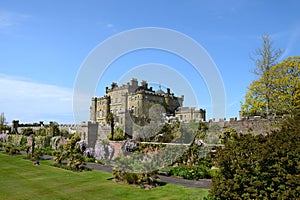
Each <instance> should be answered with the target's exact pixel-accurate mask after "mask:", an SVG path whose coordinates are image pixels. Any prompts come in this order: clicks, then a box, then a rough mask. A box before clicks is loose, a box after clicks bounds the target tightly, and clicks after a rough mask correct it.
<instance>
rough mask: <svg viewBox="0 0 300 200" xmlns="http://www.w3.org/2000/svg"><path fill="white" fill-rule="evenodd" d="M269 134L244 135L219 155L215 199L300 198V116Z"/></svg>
mask: <svg viewBox="0 0 300 200" xmlns="http://www.w3.org/2000/svg"><path fill="white" fill-rule="evenodd" d="M296 117H297V118H296V119H291V120H288V121H287V122H286V123H285V124H284V125H283V126H282V130H280V131H277V132H273V133H271V134H269V135H266V136H262V135H257V136H254V135H250V134H247V135H241V136H239V137H237V138H236V139H235V140H231V141H230V140H229V141H227V142H226V143H225V148H224V149H223V150H221V151H219V152H218V154H217V164H218V167H219V169H220V170H219V172H218V173H217V175H216V176H215V177H214V178H213V183H212V189H211V191H210V192H211V194H212V195H214V196H215V197H216V199H297V198H299V196H300V182H299V178H300V167H299V166H300V131H299V129H300V124H299V120H300V117H299V116H296Z"/></svg>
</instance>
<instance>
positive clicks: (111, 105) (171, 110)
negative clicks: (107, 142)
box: [90, 78, 205, 134]
mask: <svg viewBox="0 0 300 200" xmlns="http://www.w3.org/2000/svg"><path fill="white" fill-rule="evenodd" d="M183 100H184V96H183V95H182V96H181V97H177V96H175V95H174V93H171V90H170V88H167V91H166V92H164V91H163V90H162V89H161V88H159V89H158V90H157V91H155V90H153V88H152V87H149V86H148V83H147V81H144V80H143V81H142V82H141V84H140V85H139V84H138V80H137V79H135V78H132V79H131V81H130V83H129V82H128V83H127V84H124V85H122V86H118V84H117V83H114V82H113V83H112V84H111V87H110V88H109V87H106V95H105V96H103V97H94V98H92V103H91V107H90V120H91V121H92V122H98V123H99V124H100V125H107V124H109V123H110V122H111V120H112V119H111V118H113V120H114V123H115V125H117V126H120V127H122V128H123V130H124V132H125V133H127V134H131V133H132V130H131V129H132V123H133V122H134V123H137V124H141V125H146V124H148V123H150V121H151V116H150V115H151V114H150V111H151V108H152V107H153V106H154V105H160V106H161V107H162V109H163V111H162V112H163V114H164V115H165V116H174V117H177V118H178V119H179V120H180V121H183V122H188V121H190V120H194V121H201V120H203V121H205V110H204V109H200V110H197V109H195V108H189V107H182V104H183Z"/></svg>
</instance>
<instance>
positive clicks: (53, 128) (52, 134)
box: [50, 122, 60, 137]
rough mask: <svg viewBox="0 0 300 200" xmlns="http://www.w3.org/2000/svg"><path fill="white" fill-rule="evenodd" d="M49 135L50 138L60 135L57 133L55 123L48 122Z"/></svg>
mask: <svg viewBox="0 0 300 200" xmlns="http://www.w3.org/2000/svg"><path fill="white" fill-rule="evenodd" d="M50 134H51V136H52V137H54V136H59V135H60V131H59V127H58V123H57V122H50Z"/></svg>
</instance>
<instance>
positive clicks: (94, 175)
mask: <svg viewBox="0 0 300 200" xmlns="http://www.w3.org/2000/svg"><path fill="white" fill-rule="evenodd" d="M23 157H24V156H20V155H18V156H9V155H6V154H4V153H3V152H0V199H135V200H138V199H203V197H204V196H207V194H208V190H205V189H198V188H184V187H182V186H177V185H171V184H167V185H165V186H161V187H158V188H155V189H152V190H143V189H139V188H136V187H133V186H130V185H126V184H121V183H115V182H112V181H111V180H108V179H109V178H111V177H112V175H111V174H110V173H106V172H99V171H96V170H93V171H89V172H80V173H77V172H72V171H67V170H64V169H60V168H56V167H52V166H50V164H51V163H52V161H49V160H42V161H41V162H40V163H41V165H40V166H33V165H32V162H31V161H28V160H25V159H23Z"/></svg>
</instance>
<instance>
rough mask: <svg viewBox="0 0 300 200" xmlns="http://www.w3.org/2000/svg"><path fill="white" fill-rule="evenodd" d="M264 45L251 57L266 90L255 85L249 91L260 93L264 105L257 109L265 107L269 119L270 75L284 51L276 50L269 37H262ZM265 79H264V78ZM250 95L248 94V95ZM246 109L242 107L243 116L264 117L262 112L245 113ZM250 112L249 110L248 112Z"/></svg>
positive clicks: (259, 105) (254, 71) (255, 72)
mask: <svg viewBox="0 0 300 200" xmlns="http://www.w3.org/2000/svg"><path fill="white" fill-rule="evenodd" d="M262 41H263V45H262V48H257V49H256V50H255V51H254V53H253V54H252V55H251V57H250V58H251V59H252V60H253V61H254V64H255V68H254V70H253V73H254V74H256V75H258V76H259V77H260V81H261V84H263V85H264V88H263V89H261V88H259V87H257V86H256V85H255V82H253V83H252V84H254V85H255V86H253V87H252V86H251V85H252V84H251V85H250V87H249V91H250V92H251V91H253V90H254V91H258V93H259V98H260V99H262V100H263V102H264V105H261V104H259V103H260V102H256V103H258V105H256V106H257V107H259V108H261V107H264V113H263V115H265V116H266V117H267V118H269V104H270V95H271V94H272V90H271V88H270V85H271V83H270V81H271V80H272V77H270V75H271V73H269V71H270V69H271V67H272V66H274V65H276V64H277V61H278V59H279V58H280V56H281V55H282V53H283V51H282V50H281V49H275V48H274V47H273V41H271V39H270V37H269V36H268V35H263V36H262ZM262 77H263V78H262ZM247 95H248V93H247ZM247 95H246V101H247ZM245 107H246V106H242V110H243V114H244V115H252V114H255V115H262V113H261V112H258V113H252V112H251V111H250V112H245ZM246 111H248V110H246Z"/></svg>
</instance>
